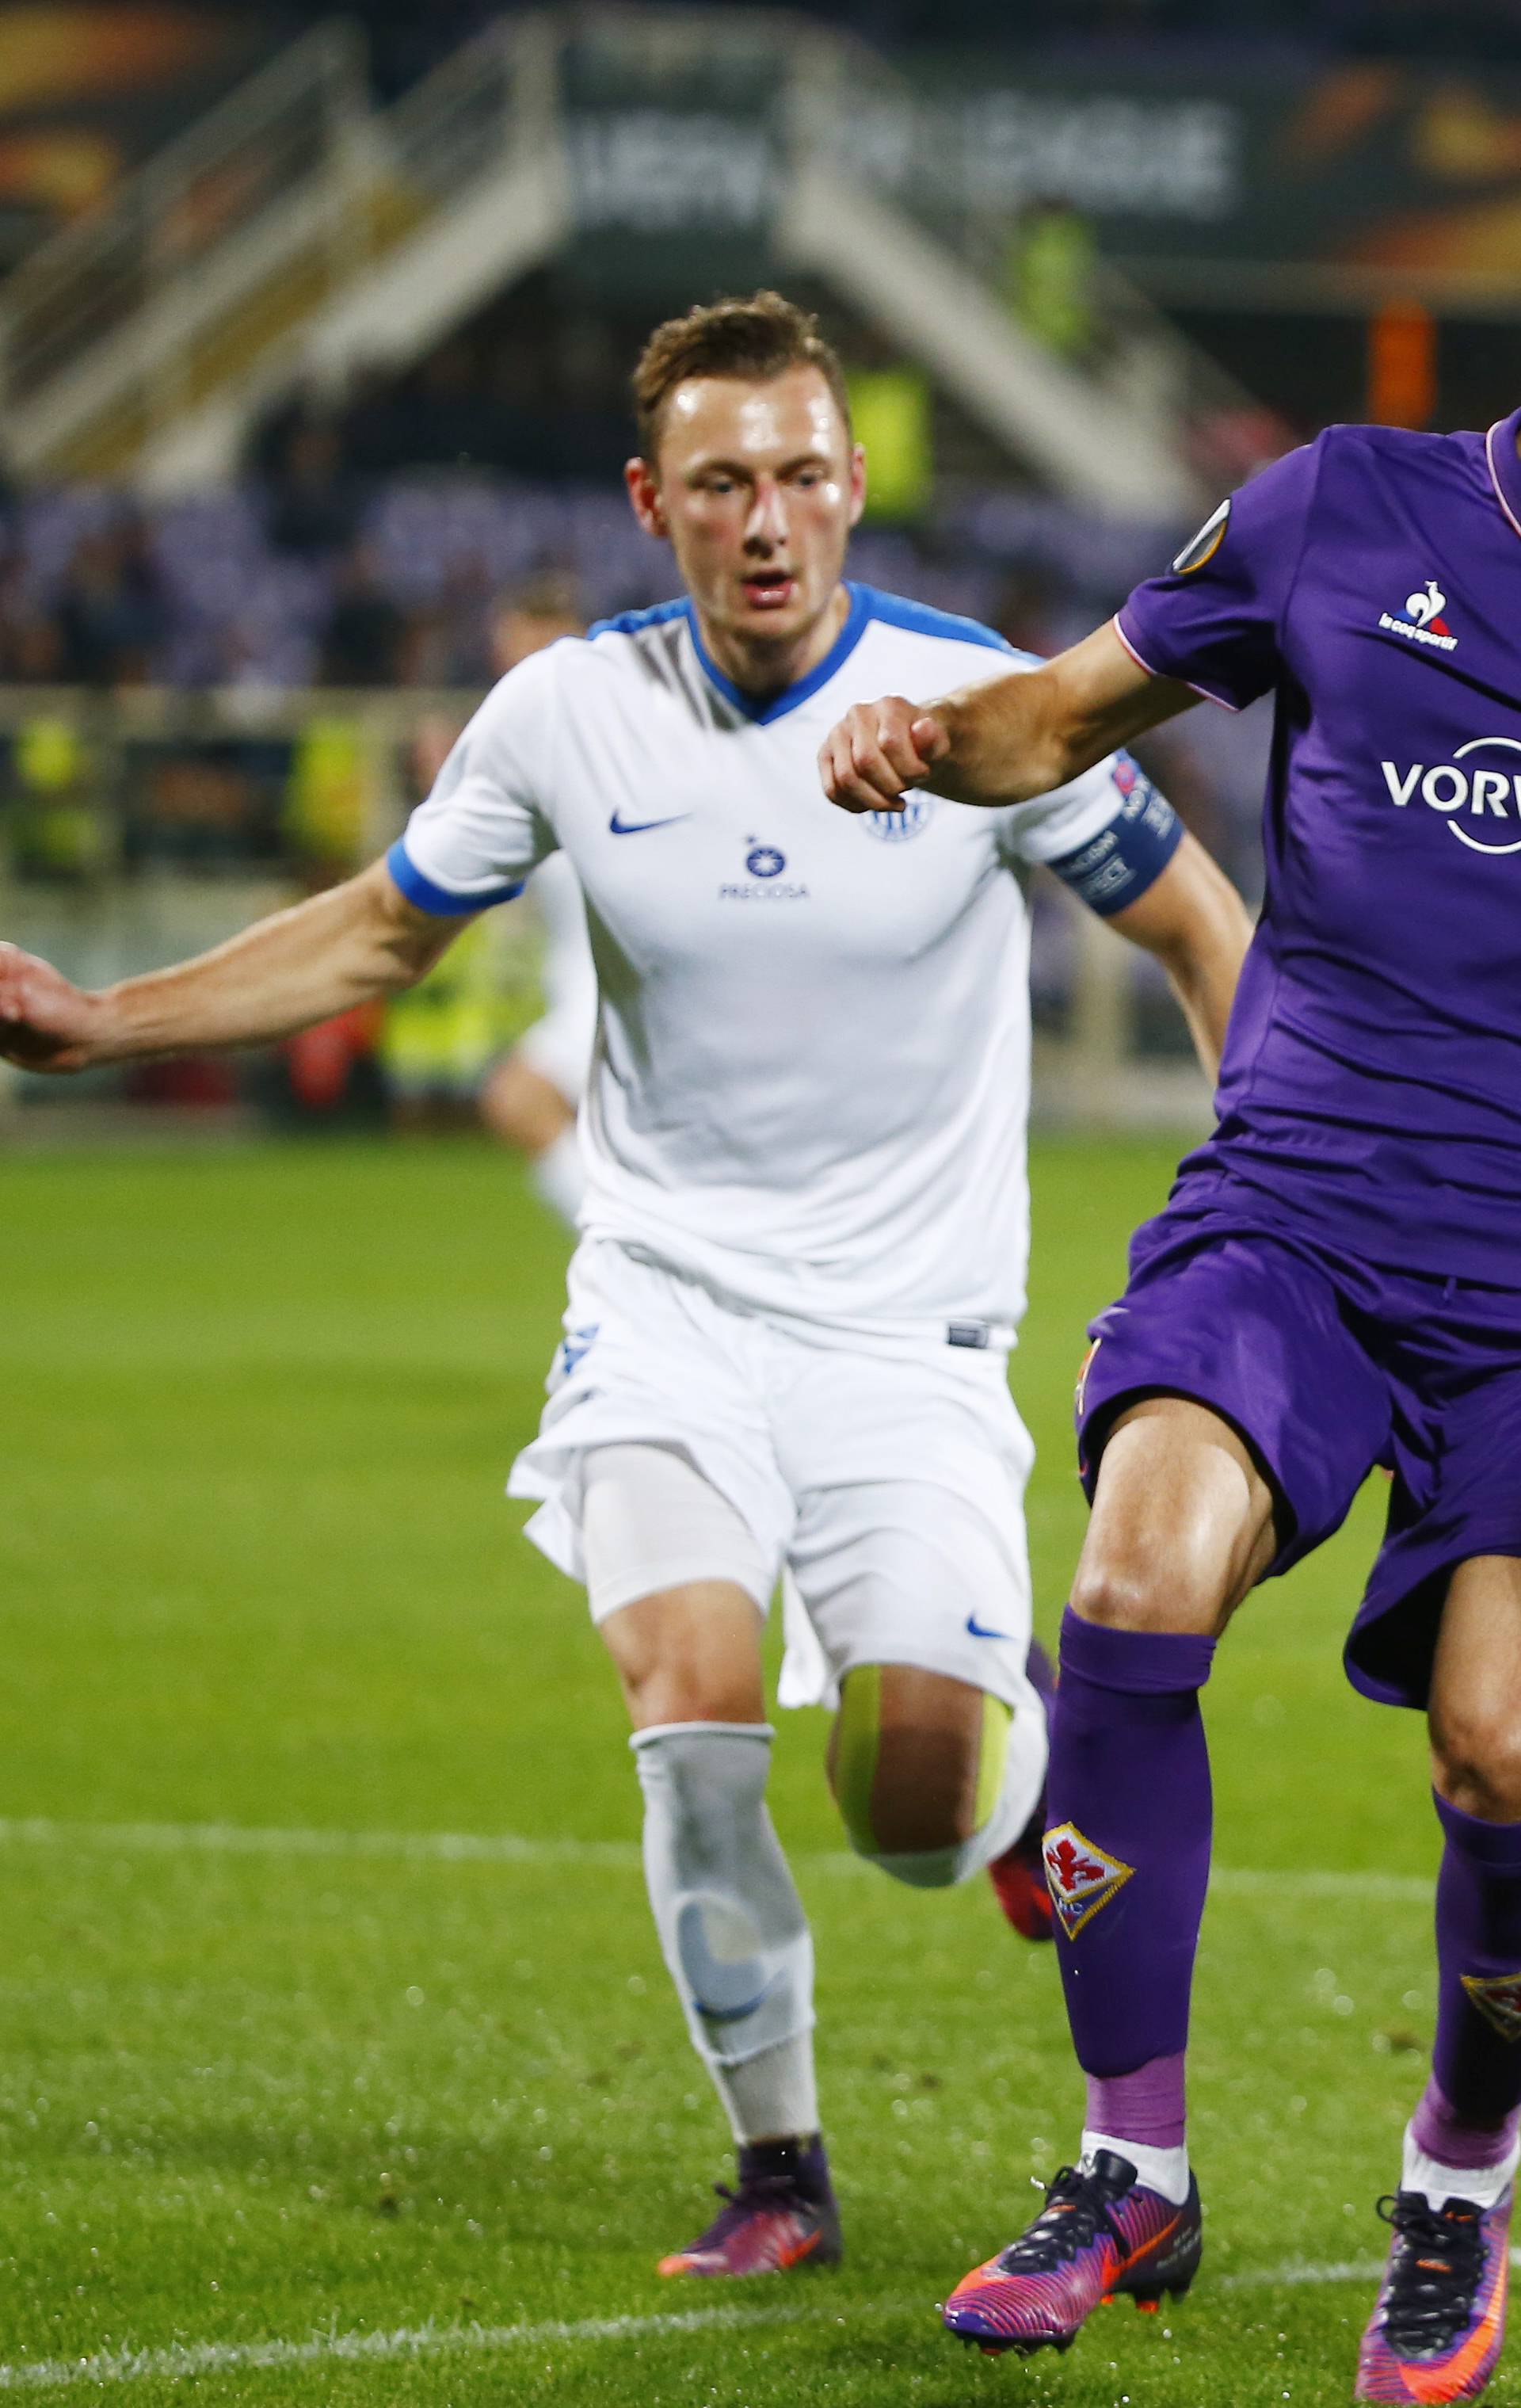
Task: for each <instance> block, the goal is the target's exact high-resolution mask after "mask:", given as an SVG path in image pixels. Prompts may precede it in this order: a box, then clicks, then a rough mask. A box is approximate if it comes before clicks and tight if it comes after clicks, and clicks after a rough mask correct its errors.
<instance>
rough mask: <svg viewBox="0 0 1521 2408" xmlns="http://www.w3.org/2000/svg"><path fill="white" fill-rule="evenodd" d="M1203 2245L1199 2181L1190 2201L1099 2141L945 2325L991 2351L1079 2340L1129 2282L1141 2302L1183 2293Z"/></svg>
mask: <svg viewBox="0 0 1521 2408" xmlns="http://www.w3.org/2000/svg"><path fill="white" fill-rule="evenodd" d="M1202 2247H1203V2232H1202V2228H1201V2224H1200V2217H1199V2204H1198V2184H1197V2183H1196V2182H1190V2184H1189V2186H1188V2197H1187V2199H1186V2200H1184V2204H1183V2205H1182V2207H1176V2206H1174V2205H1173V2203H1172V2201H1171V2200H1168V2199H1163V2198H1162V2196H1161V2194H1160V2193H1159V2192H1157V2191H1155V2190H1145V2189H1143V2188H1142V2187H1141V2184H1140V2183H1138V2182H1137V2180H1136V2170H1135V2168H1134V2166H1133V2165H1131V2163H1130V2162H1129V2159H1128V2158H1126V2157H1116V2156H1115V2155H1114V2154H1113V2153H1112V2151H1111V2150H1109V2149H1100V2150H1099V2151H1098V2155H1097V2156H1096V2157H1094V2159H1093V2162H1092V2164H1091V2165H1083V2166H1081V2167H1079V2166H1063V2168H1062V2170H1061V2171H1060V2172H1059V2173H1058V2174H1057V2175H1056V2176H1055V2180H1054V2181H1052V2182H1049V2183H1048V2184H1047V2185H1046V2203H1045V2205H1044V2207H1043V2208H1042V2209H1041V2211H1040V2214H1039V2215H1038V2216H1037V2217H1036V2219H1035V2222H1034V2223H1033V2224H1032V2225H1031V2226H1030V2228H1029V2229H1028V2231H1027V2232H1025V2233H1022V2234H1021V2236H1020V2238H1019V2239H1018V2240H1017V2241H1016V2242H1014V2243H1012V2244H1011V2246H1010V2247H1009V2248H1007V2249H1005V2250H1004V2251H1003V2253H1002V2255H1001V2256H1000V2257H990V2258H989V2259H988V2261H987V2263H986V2265H985V2266H978V2267H975V2268H974V2269H973V2271H972V2272H971V2273H969V2274H968V2275H967V2276H965V2277H964V2279H963V2280H962V2281H961V2282H959V2283H958V2284H957V2285H956V2286H955V2289H954V2291H953V2292H952V2294H951V2296H950V2298H949V2299H948V2300H947V2301H946V2303H945V2308H944V2319H945V2329H946V2330H947V2332H952V2333H954V2334H955V2336H956V2338H957V2340H958V2341H965V2342H971V2343H975V2344H976V2346H977V2347H978V2348H979V2349H981V2350H983V2351H984V2352H985V2353H986V2355H987V2356H988V2357H990V2358H995V2357H997V2356H998V2355H999V2354H1000V2353H1001V2352H1002V2351H1004V2350H1006V2349H1012V2350H1015V2351H1017V2352H1018V2354H1019V2356H1020V2357H1021V2358H1028V2357H1029V2355H1030V2354H1031V2352H1032V2351H1033V2350H1037V2349H1045V2348H1047V2347H1050V2348H1052V2349H1070V2348H1071V2346H1072V2343H1073V2342H1074V2341H1075V2340H1076V2339H1077V2336H1078V2331H1079V2329H1080V2327H1081V2326H1082V2325H1083V2322H1084V2320H1085V2319H1086V2318H1087V2317H1088V2316H1090V2315H1092V2314H1093V2311H1094V2309H1095V2308H1097V2307H1098V2306H1099V2305H1100V2304H1101V2303H1102V2302H1103V2301H1104V2300H1112V2299H1113V2298H1115V2297H1116V2296H1117V2294H1118V2293H1120V2292H1121V2291H1127V2292H1128V2293H1129V2294H1130V2296H1131V2298H1132V2299H1133V2300H1135V2303H1136V2305H1137V2307H1138V2308H1145V2309H1148V2310H1149V2309H1154V2308H1156V2307H1158V2306H1159V2305H1160V2303H1161V2300H1162V2297H1163V2294H1164V2293H1170V2294H1171V2295H1172V2296H1173V2297H1174V2298H1178V2299H1181V2298H1182V2296H1183V2294H1184V2291H1186V2290H1187V2288H1188V2286H1189V2285H1190V2284H1191V2283H1192V2281H1193V2279H1194V2276H1195V2274H1196V2272H1198V2260H1199V2253H1200V2250H1201V2249H1202Z"/></svg>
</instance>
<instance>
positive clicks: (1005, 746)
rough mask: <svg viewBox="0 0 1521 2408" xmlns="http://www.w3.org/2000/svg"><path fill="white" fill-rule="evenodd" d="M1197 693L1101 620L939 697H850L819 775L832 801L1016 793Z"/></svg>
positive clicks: (1089, 762)
mask: <svg viewBox="0 0 1521 2408" xmlns="http://www.w3.org/2000/svg"><path fill="white" fill-rule="evenodd" d="M1197 699H1198V697H1197V696H1196V695H1194V694H1192V693H1191V692H1190V691H1189V689H1188V687H1187V686H1185V685H1179V684H1177V683H1176V682H1175V681H1173V680H1172V679H1171V678H1160V677H1153V676H1152V675H1151V673H1150V671H1149V670H1146V669H1143V668H1142V667H1141V666H1140V664H1139V662H1137V661H1136V660H1134V659H1133V658H1132V656H1131V655H1130V653H1129V652H1126V649H1125V646H1124V645H1123V644H1122V643H1121V641H1120V638H1119V636H1118V634H1117V632H1116V630H1115V628H1114V625H1113V623H1112V622H1111V624H1109V625H1108V626H1104V627H1098V628H1096V629H1095V630H1094V633H1093V634H1092V635H1091V636H1086V637H1084V638H1083V641H1082V643H1081V644H1074V645H1073V646H1072V648H1071V650H1070V651H1069V652H1063V653H1061V654H1060V655H1059V657H1058V658H1057V659H1055V660H1054V661H1047V662H1045V663H1044V665H1043V666H1042V667H1040V668H1037V669H1012V670H1011V671H1010V673H1009V675H1008V676H1007V677H1001V678H995V679H993V680H992V681H991V682H990V683H988V684H986V685H978V686H968V687H964V688H963V690H962V691H961V693H959V694H953V695H947V696H946V698H945V700H944V701H943V702H909V701H907V700H905V698H904V696H903V695H883V696H882V700H881V701H880V702H864V703H863V702H858V703H856V704H854V707H853V708H852V709H851V710H848V711H847V712H846V713H845V716H844V718H843V719H842V720H840V721H839V724H838V725H837V726H835V727H832V728H831V729H830V731H829V733H828V735H827V736H826V737H825V739H824V742H823V743H822V745H821V746H820V747H819V777H820V780H821V781H822V783H823V786H824V791H825V794H826V795H827V796H828V797H829V800H830V801H831V802H832V803H834V804H836V805H838V807H839V810H842V811H879V810H901V809H902V805H903V797H904V796H905V795H906V794H907V793H908V792H909V790H910V789H911V787H914V786H927V787H928V789H929V791H930V792H931V793H932V794H936V795H946V796H949V797H950V799H951V801H952V802H954V803H981V804H983V805H988V806H995V807H996V806H997V805H998V804H1000V803H1027V802H1030V801H1033V799H1034V797H1035V796H1037V795H1048V794H1050V792H1051V791H1052V789H1053V787H1055V786H1065V785H1066V784H1067V782H1068V781H1069V779H1070V778H1076V777H1079V776H1081V774H1082V772H1083V770H1084V769H1091V768H1092V767H1094V765H1095V763H1096V762H1098V761H1101V760H1102V759H1103V757H1104V755H1105V753H1112V751H1113V750H1114V747H1115V746H1116V745H1117V744H1127V743H1128V742H1129V740H1130V738H1131V737H1132V736H1139V735H1141V732H1142V731H1143V730H1144V729H1145V728H1148V727H1156V726H1158V725H1160V724H1161V722H1162V721H1163V720H1164V719H1172V718H1174V717H1175V716H1176V714H1177V713H1178V712H1179V711H1180V710H1191V709H1192V708H1193V705H1194V703H1195V701H1196V700H1197Z"/></svg>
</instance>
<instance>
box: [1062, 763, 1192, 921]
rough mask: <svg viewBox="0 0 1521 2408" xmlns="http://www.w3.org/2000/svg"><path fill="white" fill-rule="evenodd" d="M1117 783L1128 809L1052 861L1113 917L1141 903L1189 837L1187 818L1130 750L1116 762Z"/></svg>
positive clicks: (1102, 914) (1087, 899)
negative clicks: (1180, 814) (1133, 757)
mask: <svg viewBox="0 0 1521 2408" xmlns="http://www.w3.org/2000/svg"><path fill="white" fill-rule="evenodd" d="M1115 782H1116V784H1117V785H1118V786H1119V788H1120V791H1121V793H1122V794H1123V795H1124V796H1125V802H1124V806H1123V808H1122V809H1121V810H1119V812H1118V813H1117V814H1116V815H1115V817H1114V818H1113V819H1112V820H1111V821H1110V824H1109V825H1108V827H1106V828H1101V829H1100V830H1099V832H1098V835H1097V836H1096V837H1090V838H1089V839H1088V842H1087V843H1086V844H1080V845H1079V846H1078V848H1077V850H1076V852H1075V853H1062V854H1060V855H1059V856H1058V858H1057V859H1056V860H1055V861H1053V862H1052V863H1051V864H1050V865H1049V866H1050V867H1051V868H1053V869H1054V870H1055V873H1056V875H1057V877H1058V878H1059V879H1060V880H1061V881H1062V882H1063V884H1064V885H1067V886H1069V887H1070V888H1071V890H1072V892H1073V894H1074V895H1075V896H1078V898H1079V900H1080V901H1082V902H1083V903H1085V904H1086V905H1087V907H1088V909H1089V910H1090V911H1097V912H1098V915H1099V918H1100V919H1103V920H1108V919H1112V917H1113V915H1114V913H1115V912H1116V911H1123V910H1126V907H1127V906H1128V905H1129V904H1131V903H1138V902H1139V901H1140V900H1141V896H1143V895H1144V894H1145V892H1146V889H1147V888H1148V886H1154V885H1155V882H1156V881H1157V879H1159V878H1160V877H1161V875H1162V872H1163V870H1164V869H1165V868H1166V867H1167V866H1168V863H1169V861H1170V860H1171V858H1172V856H1173V854H1174V853H1176V852H1177V850H1178V847H1179V845H1180V844H1182V842H1183V837H1184V827H1183V822H1182V820H1181V819H1180V818H1179V817H1178V814H1177V812H1176V811H1175V810H1173V808H1172V805H1171V804H1170V803H1169V801H1168V798H1167V796H1165V795H1162V794H1158V792H1157V790H1156V788H1155V786H1154V785H1153V784H1152V782H1151V780H1150V779H1149V778H1146V777H1143V776H1142V775H1141V771H1140V770H1139V769H1138V768H1137V767H1136V765H1135V763H1134V762H1133V761H1132V760H1131V759H1130V758H1129V756H1128V754H1126V753H1121V755H1120V756H1119V761H1118V763H1117V765H1116V780H1115Z"/></svg>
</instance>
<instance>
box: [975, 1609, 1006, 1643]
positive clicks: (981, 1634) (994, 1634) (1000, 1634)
mask: <svg viewBox="0 0 1521 2408" xmlns="http://www.w3.org/2000/svg"><path fill="white" fill-rule="evenodd" d="M967 1627H968V1629H969V1631H970V1632H971V1635H972V1637H973V1638H974V1639H1012V1637H1013V1635H1014V1634H1013V1632H1012V1630H987V1629H984V1627H983V1625H982V1623H980V1622H979V1621H978V1619H977V1616H976V1614H975V1613H969V1614H968V1616H967Z"/></svg>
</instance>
